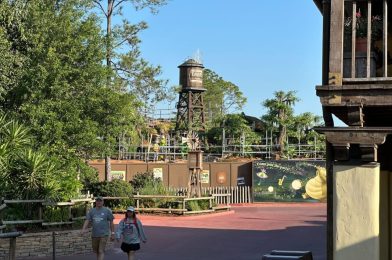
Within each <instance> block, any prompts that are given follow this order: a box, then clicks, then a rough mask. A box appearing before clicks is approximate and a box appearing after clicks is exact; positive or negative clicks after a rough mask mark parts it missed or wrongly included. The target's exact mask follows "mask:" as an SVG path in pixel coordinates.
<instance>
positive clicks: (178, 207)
mask: <svg viewBox="0 0 392 260" xmlns="http://www.w3.org/2000/svg"><path fill="white" fill-rule="evenodd" d="M230 196H231V194H229V193H226V194H213V195H211V196H205V197H199V198H188V197H186V196H184V195H139V194H137V195H133V196H130V197H104V200H125V199H133V200H134V201H135V206H136V207H135V210H136V211H139V212H168V213H179V214H197V213H208V212H213V211H217V210H230V208H231V207H230V205H229V204H228V203H227V201H229V200H230V199H228V198H229V197H230ZM224 197H225V198H227V199H225V201H226V203H225V205H222V204H223V203H219V204H220V205H218V203H216V201H217V200H218V199H219V200H221V201H223V199H221V198H224ZM155 199H160V200H167V201H168V202H171V203H169V205H168V206H167V207H145V206H144V207H142V205H143V201H144V200H155ZM199 200H208V201H209V207H208V209H205V210H192V211H189V210H188V209H187V207H186V205H187V203H189V202H190V201H199ZM214 202H215V203H214ZM215 204H216V206H214V205H215ZM172 205H173V206H174V207H173V206H172ZM117 211H118V212H125V209H124V210H121V211H119V210H117Z"/></svg>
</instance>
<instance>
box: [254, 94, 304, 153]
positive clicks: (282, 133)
mask: <svg viewBox="0 0 392 260" xmlns="http://www.w3.org/2000/svg"><path fill="white" fill-rule="evenodd" d="M295 94H296V92H295V91H288V92H284V91H275V92H274V96H275V97H274V98H272V99H266V100H265V101H263V102H262V105H263V106H264V107H265V108H267V109H268V112H267V114H266V115H264V116H263V117H262V119H263V120H264V122H265V123H266V124H267V127H268V128H269V129H271V130H272V129H274V128H277V129H278V132H279V135H278V151H279V155H280V156H282V155H283V153H284V144H285V142H286V136H287V127H288V126H289V125H290V124H291V123H292V122H293V112H294V111H293V106H294V105H295V102H297V101H299V99H298V97H296V95H295Z"/></svg>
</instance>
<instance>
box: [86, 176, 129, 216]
mask: <svg viewBox="0 0 392 260" xmlns="http://www.w3.org/2000/svg"><path fill="white" fill-rule="evenodd" d="M86 189H87V190H89V191H90V192H91V193H92V194H93V195H94V196H103V197H130V196H132V194H133V188H132V186H131V185H130V184H129V183H128V182H126V181H123V180H113V181H103V182H94V183H90V184H88V186H87V187H86ZM105 205H106V206H108V207H109V208H112V209H126V208H127V207H128V206H129V205H133V201H132V200H131V199H118V200H117V199H115V200H109V199H108V200H105Z"/></svg>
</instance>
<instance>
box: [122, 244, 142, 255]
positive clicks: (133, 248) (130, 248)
mask: <svg viewBox="0 0 392 260" xmlns="http://www.w3.org/2000/svg"><path fill="white" fill-rule="evenodd" d="M139 249H140V244H139V243H138V244H127V243H121V250H122V251H124V252H125V253H129V251H137V250H139Z"/></svg>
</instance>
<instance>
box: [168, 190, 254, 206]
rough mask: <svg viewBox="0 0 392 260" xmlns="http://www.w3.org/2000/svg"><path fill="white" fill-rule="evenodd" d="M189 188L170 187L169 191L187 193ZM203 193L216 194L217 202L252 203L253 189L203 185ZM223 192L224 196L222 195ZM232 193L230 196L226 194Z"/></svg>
mask: <svg viewBox="0 0 392 260" xmlns="http://www.w3.org/2000/svg"><path fill="white" fill-rule="evenodd" d="M187 190H188V189H187V188H173V187H171V188H169V191H172V192H175V193H177V194H184V195H185V194H187ZM201 193H202V194H210V195H211V196H214V202H215V203H216V204H218V205H219V204H233V203H234V204H237V203H252V202H253V200H252V196H251V194H252V190H251V187H249V186H231V187H202V188H201ZM222 194H223V196H221V195H222ZM224 194H230V196H224Z"/></svg>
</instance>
